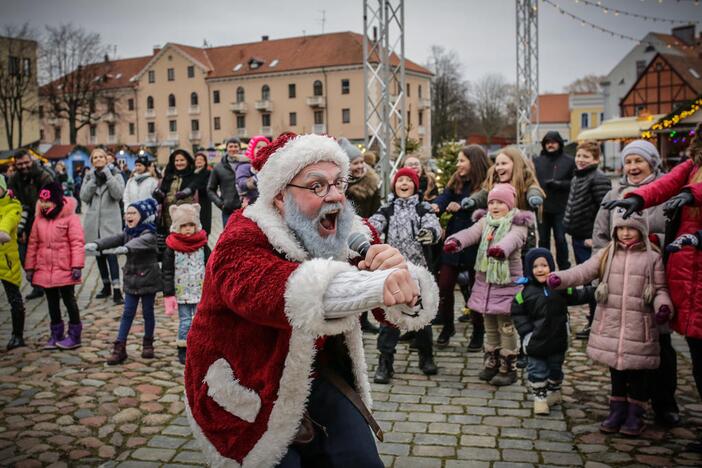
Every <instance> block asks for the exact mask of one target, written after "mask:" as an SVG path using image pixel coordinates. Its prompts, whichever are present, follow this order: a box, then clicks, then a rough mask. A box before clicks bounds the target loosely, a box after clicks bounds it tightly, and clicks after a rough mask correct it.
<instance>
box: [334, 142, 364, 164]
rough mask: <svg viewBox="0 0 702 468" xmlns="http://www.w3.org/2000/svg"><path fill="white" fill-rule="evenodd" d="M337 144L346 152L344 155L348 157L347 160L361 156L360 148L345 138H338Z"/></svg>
mask: <svg viewBox="0 0 702 468" xmlns="http://www.w3.org/2000/svg"><path fill="white" fill-rule="evenodd" d="M339 146H341V148H342V149H343V150H344V152H346V156H348V157H349V162H353V161H354V160H356V159H358V158H362V157H363V153H361V150H360V149H358V147H357V146H355V145H354V144H352V143H351V142H350V141H349V140H348V139H346V138H339Z"/></svg>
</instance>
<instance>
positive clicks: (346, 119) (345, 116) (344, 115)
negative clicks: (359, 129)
mask: <svg viewBox="0 0 702 468" xmlns="http://www.w3.org/2000/svg"><path fill="white" fill-rule="evenodd" d="M341 123H345V124H347V123H351V109H341Z"/></svg>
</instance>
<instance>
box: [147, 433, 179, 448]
mask: <svg viewBox="0 0 702 468" xmlns="http://www.w3.org/2000/svg"><path fill="white" fill-rule="evenodd" d="M185 442H187V440H185V439H183V438H182V437H168V436H163V435H157V436H154V437H152V438H151V439H149V442H148V443H147V445H148V446H149V447H156V448H167V449H177V448H178V447H180V446H181V445H183V444H184V443H185Z"/></svg>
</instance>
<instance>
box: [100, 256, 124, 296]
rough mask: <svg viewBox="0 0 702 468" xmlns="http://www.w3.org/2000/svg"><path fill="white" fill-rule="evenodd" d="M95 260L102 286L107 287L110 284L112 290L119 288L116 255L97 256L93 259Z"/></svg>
mask: <svg viewBox="0 0 702 468" xmlns="http://www.w3.org/2000/svg"><path fill="white" fill-rule="evenodd" d="M95 260H96V261H97V265H98V270H100V278H101V279H102V284H106V285H109V284H110V283H111V284H112V287H113V288H120V287H121V285H120V281H119V262H118V261H117V255H113V254H109V255H98V256H97V257H95ZM108 267H109V268H108ZM108 269H109V272H108Z"/></svg>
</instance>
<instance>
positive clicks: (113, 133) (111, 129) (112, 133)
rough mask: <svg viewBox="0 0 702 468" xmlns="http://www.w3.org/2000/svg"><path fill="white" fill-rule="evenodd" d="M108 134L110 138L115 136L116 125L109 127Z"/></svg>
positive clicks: (109, 125)
mask: <svg viewBox="0 0 702 468" xmlns="http://www.w3.org/2000/svg"><path fill="white" fill-rule="evenodd" d="M107 134H108V135H110V136H115V124H113V123H111V124H108V125H107Z"/></svg>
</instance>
